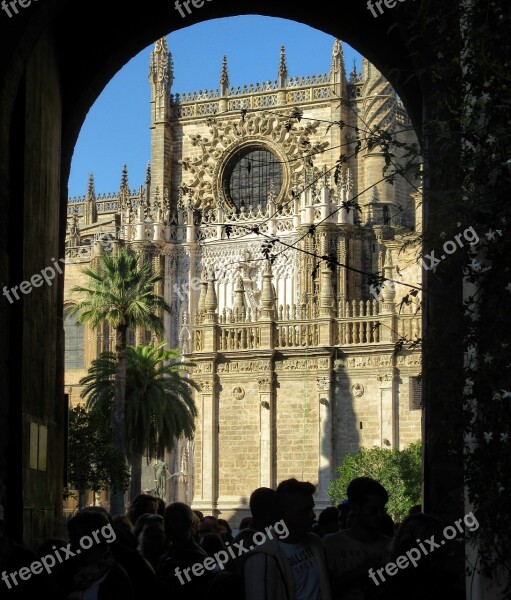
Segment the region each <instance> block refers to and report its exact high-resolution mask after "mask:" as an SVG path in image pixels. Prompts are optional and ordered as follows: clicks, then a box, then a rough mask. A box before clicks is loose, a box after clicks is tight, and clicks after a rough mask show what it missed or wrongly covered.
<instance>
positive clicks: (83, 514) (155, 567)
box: [0, 477, 464, 600]
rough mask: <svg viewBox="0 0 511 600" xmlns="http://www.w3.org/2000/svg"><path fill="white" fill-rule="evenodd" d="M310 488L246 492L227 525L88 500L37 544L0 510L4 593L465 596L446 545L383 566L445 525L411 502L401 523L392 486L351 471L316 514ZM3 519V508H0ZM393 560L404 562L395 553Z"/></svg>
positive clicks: (224, 599) (399, 599)
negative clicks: (10, 528) (60, 533)
mask: <svg viewBox="0 0 511 600" xmlns="http://www.w3.org/2000/svg"><path fill="white" fill-rule="evenodd" d="M314 493H315V486H314V485H313V484H311V483H309V482H303V481H297V480H296V479H288V480H285V481H282V482H281V483H280V484H279V485H278V486H277V488H276V489H275V490H273V489H270V488H266V487H262V488H258V489H256V490H255V491H254V492H252V494H251V496H250V503H249V506H250V513H251V516H250V517H245V518H244V519H243V520H242V521H241V523H240V524H239V528H238V530H237V531H236V532H235V535H234V534H233V530H232V529H231V527H230V525H229V523H228V522H227V521H226V520H223V519H220V518H217V517H215V516H213V515H204V514H202V513H201V512H200V511H197V510H195V511H194V510H192V508H191V507H190V506H188V505H187V504H184V503H182V502H173V503H171V504H169V505H167V506H166V505H165V503H164V502H163V501H162V500H161V499H160V498H156V497H154V496H152V495H149V494H140V495H139V496H137V497H136V498H135V499H134V500H133V501H132V503H131V505H130V507H129V510H128V511H127V514H126V515H125V516H117V517H114V518H112V516H111V515H110V514H109V513H108V512H107V511H106V510H105V509H104V508H102V507H97V506H94V507H87V508H85V509H82V510H80V511H79V512H77V513H76V514H75V515H74V516H73V517H72V518H70V519H69V521H68V522H67V539H49V540H46V541H45V542H44V544H42V545H41V546H40V547H39V548H38V551H37V553H32V552H31V551H30V550H28V549H26V548H24V547H22V546H20V545H18V544H16V543H14V542H12V541H11V540H10V539H9V538H8V537H7V536H6V534H5V531H4V527H3V519H2V518H0V576H1V580H0V589H2V593H1V594H0V597H2V598H7V599H9V598H12V599H19V598H33V597H34V594H43V595H45V594H48V596H49V597H50V598H52V599H55V600H132V599H133V600H138V599H139V598H140V599H144V600H145V599H146V598H161V599H168V600H195V599H197V600H198V599H205V600H330V599H331V600H412V599H413V600H422V599H425V598H428V600H429V599H430V598H431V597H435V600H444V599H447V598H449V600H457V599H458V598H459V599H460V600H461V599H462V598H464V593H463V591H462V590H463V588H462V586H461V585H460V582H459V581H456V580H454V579H453V578H452V576H450V575H449V572H450V571H448V570H447V569H445V564H446V561H447V559H448V552H449V549H448V547H447V546H443V545H442V547H441V548H439V549H438V550H435V552H431V553H429V554H427V555H426V556H424V557H422V558H421V560H420V561H416V565H413V564H410V565H409V566H408V567H407V568H401V569H399V570H398V571H399V572H397V573H394V574H393V576H391V577H390V576H389V571H390V570H389V569H388V568H385V567H386V566H387V567H388V564H389V563H390V562H391V561H393V560H399V557H402V556H405V555H406V553H407V552H408V551H410V550H411V549H412V548H415V547H416V546H417V544H418V543H419V542H420V541H421V540H426V539H429V538H431V536H432V535H435V534H436V535H437V539H438V537H439V536H440V533H439V532H441V525H440V523H439V522H438V521H437V520H436V519H434V518H433V517H431V516H428V515H425V514H423V513H422V512H421V510H420V507H415V508H414V509H413V510H411V511H410V513H411V514H410V515H409V516H408V517H406V518H405V519H404V520H403V522H402V523H400V524H399V525H398V526H397V527H396V526H395V524H394V522H393V521H392V519H391V518H390V516H389V515H388V514H387V512H386V508H385V507H386V504H387V502H388V493H387V491H386V490H385V488H384V487H383V486H382V485H381V484H380V483H378V482H377V481H375V480H374V479H371V478H368V477H360V478H357V479H354V480H353V481H352V482H351V483H350V485H349V486H348V490H347V496H348V497H347V499H346V500H345V501H343V502H342V503H341V504H339V506H331V507H328V508H325V509H324V510H322V511H321V513H320V514H319V516H318V518H317V519H316V514H315V511H314V507H315V504H314ZM0 517H3V515H2V513H1V511H0ZM398 564H399V562H398Z"/></svg>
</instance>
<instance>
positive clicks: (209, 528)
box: [199, 516, 221, 538]
mask: <svg viewBox="0 0 511 600" xmlns="http://www.w3.org/2000/svg"><path fill="white" fill-rule="evenodd" d="M208 533H217V534H220V533H221V527H220V524H219V522H218V519H217V518H216V517H211V516H208V517H204V518H203V519H202V521H201V522H200V523H199V537H200V538H202V537H204V536H205V535H206V534H208Z"/></svg>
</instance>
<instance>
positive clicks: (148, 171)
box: [145, 162, 151, 187]
mask: <svg viewBox="0 0 511 600" xmlns="http://www.w3.org/2000/svg"><path fill="white" fill-rule="evenodd" d="M145 184H146V186H147V187H149V186H150V185H151V163H150V162H148V163H147V169H146V172H145Z"/></svg>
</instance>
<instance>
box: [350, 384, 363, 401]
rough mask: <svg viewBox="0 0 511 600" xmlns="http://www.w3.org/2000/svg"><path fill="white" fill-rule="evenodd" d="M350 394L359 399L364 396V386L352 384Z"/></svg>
mask: <svg viewBox="0 0 511 600" xmlns="http://www.w3.org/2000/svg"><path fill="white" fill-rule="evenodd" d="M351 393H352V394H353V395H354V396H355V397H356V398H360V397H361V396H363V395H364V386H363V385H362V384H361V383H354V384H353V385H352V386H351Z"/></svg>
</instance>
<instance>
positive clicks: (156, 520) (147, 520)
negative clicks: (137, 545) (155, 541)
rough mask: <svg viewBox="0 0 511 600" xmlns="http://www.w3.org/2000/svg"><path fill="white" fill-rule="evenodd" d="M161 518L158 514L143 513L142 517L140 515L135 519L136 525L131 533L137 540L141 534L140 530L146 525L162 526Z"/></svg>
mask: <svg viewBox="0 0 511 600" xmlns="http://www.w3.org/2000/svg"><path fill="white" fill-rule="evenodd" d="M163 522H164V521H163V517H162V516H161V515H159V514H151V513H145V514H144V515H141V516H140V517H138V519H137V524H136V525H135V529H134V531H133V533H134V534H135V537H136V538H137V539H138V536H139V535H140V534H141V533H142V530H143V529H144V527H145V526H146V525H158V524H163Z"/></svg>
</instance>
